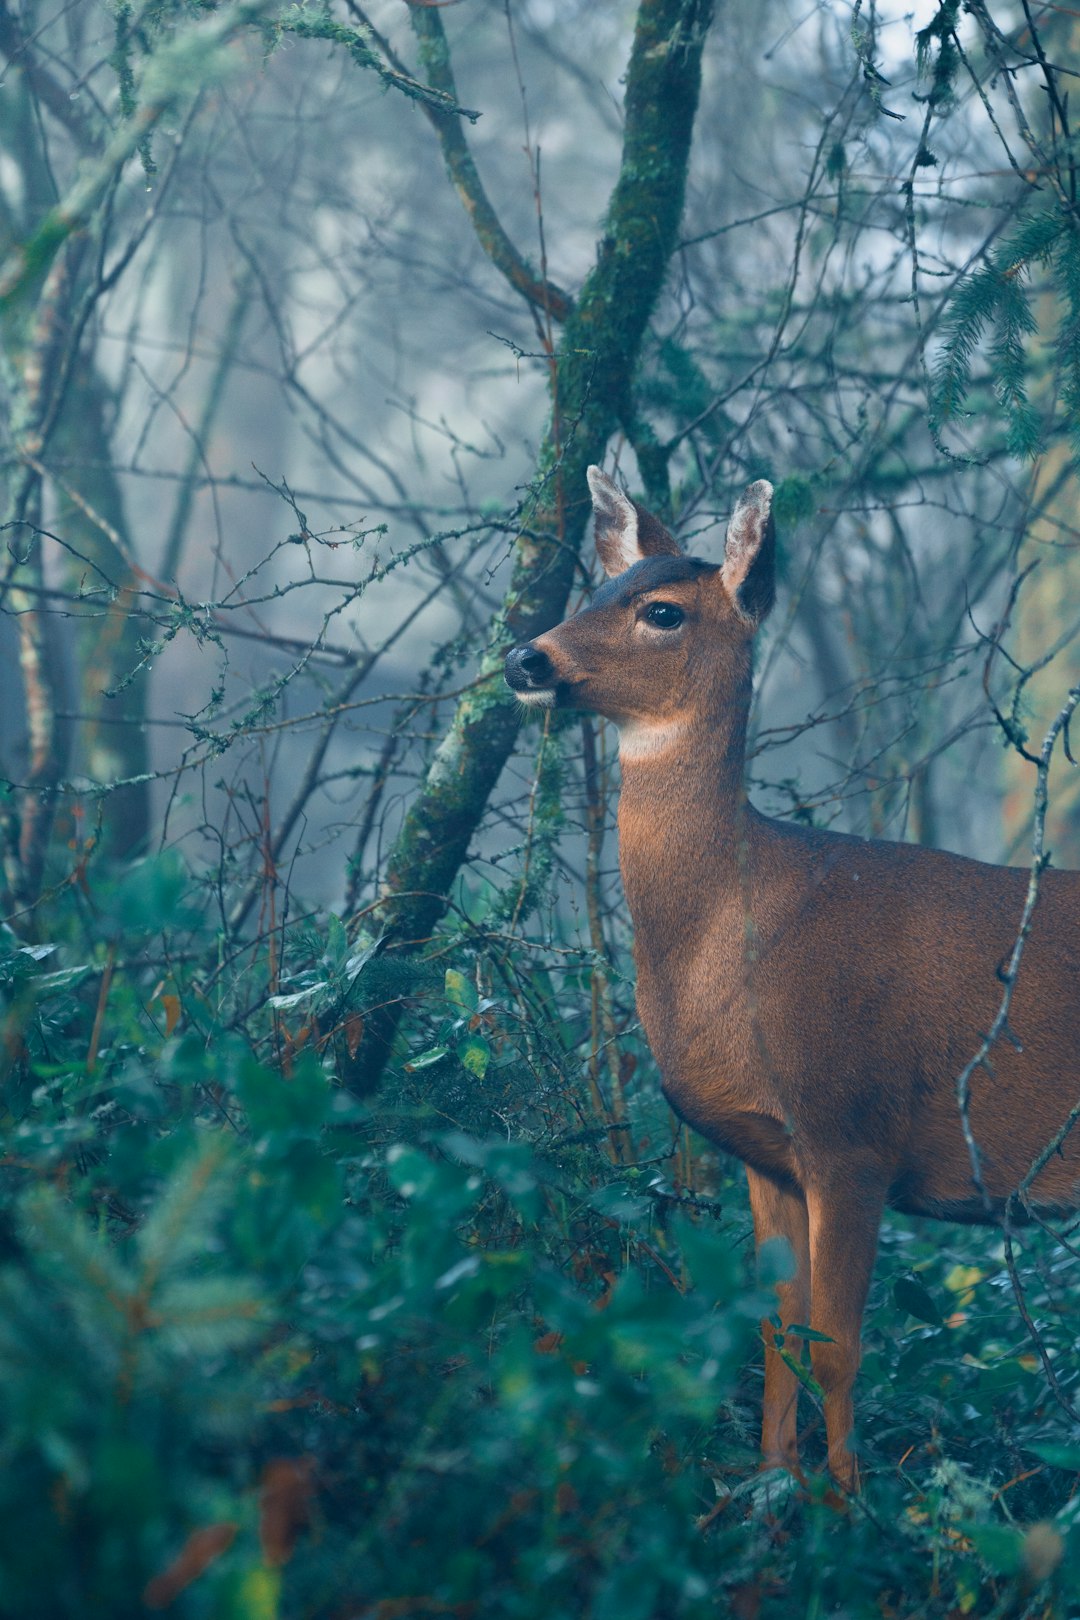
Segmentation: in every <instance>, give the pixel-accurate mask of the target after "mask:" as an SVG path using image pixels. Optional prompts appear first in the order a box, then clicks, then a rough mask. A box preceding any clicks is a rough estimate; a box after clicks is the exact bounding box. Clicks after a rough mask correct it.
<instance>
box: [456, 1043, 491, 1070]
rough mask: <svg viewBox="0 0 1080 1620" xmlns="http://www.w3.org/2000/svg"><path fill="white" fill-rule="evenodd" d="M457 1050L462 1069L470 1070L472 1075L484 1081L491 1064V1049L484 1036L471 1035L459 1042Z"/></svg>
mask: <svg viewBox="0 0 1080 1620" xmlns="http://www.w3.org/2000/svg"><path fill="white" fill-rule="evenodd" d="M455 1050H456V1051H457V1055H458V1059H459V1061H460V1063H461V1066H462V1068H464V1069H468V1071H469V1073H470V1074H473V1075H475V1076H476V1078H477V1079H478V1080H482V1079H483V1078H484V1076H485V1074H487V1071H488V1064H489V1063H490V1062H491V1047H490V1046H489V1045H488V1043H487V1041H485V1040H484V1038H483V1036H482V1035H469V1036H467V1037H466V1039H465V1040H463V1041H459V1042H458V1045H457V1047H456V1049H455Z"/></svg>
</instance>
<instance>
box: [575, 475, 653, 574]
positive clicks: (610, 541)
mask: <svg viewBox="0 0 1080 1620" xmlns="http://www.w3.org/2000/svg"><path fill="white" fill-rule="evenodd" d="M585 476H586V478H587V479H588V480H589V491H590V493H591V495H592V503H593V512H594V513H595V515H596V549H597V551H598V552H599V553H600V561H601V562H602V563H603V565H604V568H605V571H606V572H607V573H608V574H609V575H612V576H614V575H616V574H624V573H625V572H626V570H627V569H628V568H632V567H633V566H634V564H635V563H636V562H640V561H641V558H642V555H643V553H642V550H641V547H640V546H639V545H638V517H637V509H636V507H635V506H634V503H633V501H631V500H630V499H629V498H628V496H626V495H624V494H623V492H622V490H621V489H619V488H617V487H616V485H615V484H613V483H612V482H611V479H610V478H609V477H608V476H607V474H606V473H604V472H601V470H600V468H599V467H590V468H589V469H588V471H587V473H586V474H585Z"/></svg>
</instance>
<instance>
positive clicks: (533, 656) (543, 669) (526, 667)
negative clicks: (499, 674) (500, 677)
mask: <svg viewBox="0 0 1080 1620" xmlns="http://www.w3.org/2000/svg"><path fill="white" fill-rule="evenodd" d="M505 673H506V684H507V685H508V686H512V687H513V689H514V691H515V692H527V691H529V690H530V688H534V687H537V686H543V685H544V684H545V682H547V681H550V679H551V676H552V673H553V671H552V667H551V659H550V658H549V657H548V655H547V653H546V652H541V650H540V648H539V647H529V646H525V647H513V648H511V650H510V651H509V652H508V653H507V655H506V668H505Z"/></svg>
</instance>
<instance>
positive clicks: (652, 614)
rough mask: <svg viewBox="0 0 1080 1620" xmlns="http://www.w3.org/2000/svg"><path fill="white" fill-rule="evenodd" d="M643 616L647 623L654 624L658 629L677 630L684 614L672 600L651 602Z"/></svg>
mask: <svg viewBox="0 0 1080 1620" xmlns="http://www.w3.org/2000/svg"><path fill="white" fill-rule="evenodd" d="M644 617H645V621H646V623H647V624H654V625H655V626H656V628H657V629H658V630H677V629H678V628H679V626H680V624H682V622H683V620H684V619H685V618H686V614H685V613H684V612H683V610H682V608H681V607H676V605H675V603H674V602H651V603H650V604H649V606H648V607H647V608H646V609H645V615H644Z"/></svg>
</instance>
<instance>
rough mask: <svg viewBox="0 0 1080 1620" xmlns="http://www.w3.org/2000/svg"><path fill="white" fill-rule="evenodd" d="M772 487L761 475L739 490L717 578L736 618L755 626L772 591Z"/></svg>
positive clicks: (774, 592)
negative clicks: (720, 569) (722, 564)
mask: <svg viewBox="0 0 1080 1620" xmlns="http://www.w3.org/2000/svg"><path fill="white" fill-rule="evenodd" d="M772 498H773V487H772V485H771V484H770V483H769V482H768V481H767V480H766V479H764V478H759V479H758V481H757V483H756V484H749V485H748V486H747V488H746V489H744V490H743V492H742V494H741V495H740V496H739V499H738V502H737V503H736V506H735V510H734V512H732V514H731V520H730V522H729V523H728V528H727V541H726V543H725V546H724V566H723V571H722V574H721V578H722V579H723V582H724V588H725V589H726V591H727V593H728V595H729V596H730V598H731V601H732V604H733V605H734V608H735V611H736V613H738V615H739V617H740V619H743V620H744V621H745V623H747V624H748V625H750V626H751V627H752V628H753V629H754V630H756V629H757V627H758V625H759V624H760V623H761V621H762V619H763V618H764V617H765V615H766V614H767V613H768V611H769V609H770V608H771V607H772V605H773V599H774V597H775V595H776V527H775V525H774V523H773V515H772Z"/></svg>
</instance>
